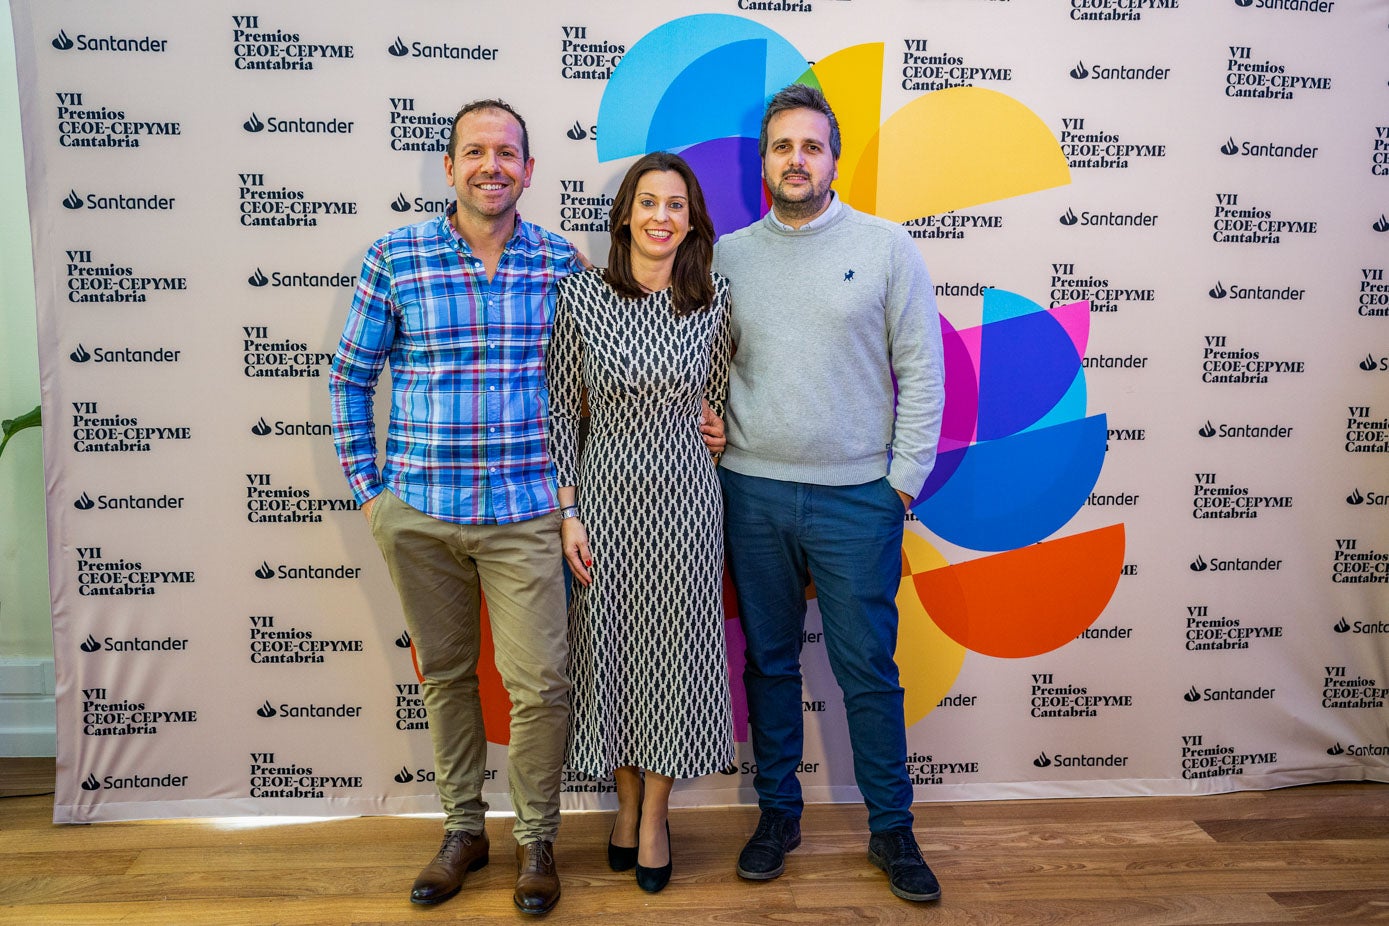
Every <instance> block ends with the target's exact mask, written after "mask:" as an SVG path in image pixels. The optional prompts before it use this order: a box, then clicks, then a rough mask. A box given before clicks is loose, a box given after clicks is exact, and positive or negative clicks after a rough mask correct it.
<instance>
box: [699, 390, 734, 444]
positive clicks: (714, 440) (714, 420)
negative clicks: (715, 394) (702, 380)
mask: <svg viewBox="0 0 1389 926" xmlns="http://www.w3.org/2000/svg"><path fill="white" fill-rule="evenodd" d="M699 436H700V437H702V438H703V439H704V446H706V447H708V448H709V452H710V453H713V454H719V453H723V451H724V448H725V447H727V446H728V441H727V439H726V438H725V437H724V433H723V419H722V418H720V417H719V416H718V415H716V414H714V410H713V409H712V408H710V407H709V403H708V401H707V400H706V401H703V402H702V403H701V405H700V408H699Z"/></svg>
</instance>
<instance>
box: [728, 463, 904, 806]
mask: <svg viewBox="0 0 1389 926" xmlns="http://www.w3.org/2000/svg"><path fill="white" fill-rule="evenodd" d="M719 478H720V480H721V481H722V483H723V491H724V507H725V518H726V522H725V527H726V537H727V544H728V568H729V571H730V573H731V574H732V577H733V585H734V588H735V589H736V591H737V594H738V611H739V614H740V616H741V619H742V624H743V633H744V635H745V637H746V638H747V666H746V668H745V669H744V671H743V683H744V685H745V686H746V688H747V695H748V713H749V718H748V719H749V722H750V726H751V730H752V747H753V755H754V758H755V759H756V760H757V774H756V775H755V776H754V778H753V784H754V786H755V787H756V788H757V796H758V805H759V806H760V807H761V808H762V810H763V811H772V812H777V813H783V814H787V815H789V816H792V817H796V818H799V817H800V815H801V809H802V806H803V801H802V798H801V785H800V781H799V780H798V779H797V777H796V766H797V765H799V764H800V762H801V758H802V750H803V746H804V728H803V726H802V718H801V691H802V684H801V643H802V639H803V633H804V627H805V609H806V603H805V588H806V584H807V582H808V581H809V579H810V578H811V577H813V578H814V581H815V589H816V593H817V595H818V597H819V601H820V613H821V615H822V617H823V619H824V631H825V646H826V649H827V651H828V654H829V661H830V667H831V668H832V669H833V670H834V677H835V680H836V681H837V682H838V683H839V687H840V690H841V691H843V693H844V709H845V713H846V715H847V717H848V721H849V740H850V743H851V744H852V747H853V753H854V776H855V778H856V780H857V782H858V787H859V790H860V791H861V792H862V793H863V800H864V803H865V804H867V805H868V826H869V829H870V830H871V831H872V832H874V833H880V832H883V831H885V830H891V829H898V828H902V827H910V826H911V825H912V812H911V803H912V786H911V779H910V778H909V777H908V775H907V765H906V763H907V731H906V721H905V719H904V716H903V711H902V686H901V684H900V682H899V681H898V674H897V663H896V662H895V661H893V652H894V650H895V649H896V648H897V602H896V598H897V589H898V586H899V584H900V583H901V578H902V515H903V507H902V500H901V498H900V497H899V496H898V495H897V492H896V491H895V490H894V489H893V488H892V486H890V485H889V484H888V482H887V479H885V478H884V479H878V480H875V481H873V482H868V483H864V484H863V485H855V486H824V485H813V484H809V483H800V482H783V481H781V480H777V479H763V478H759V477H756V476H744V475H741V474H739V473H735V472H731V471H730V470H727V469H724V468H723V467H720V468H719Z"/></svg>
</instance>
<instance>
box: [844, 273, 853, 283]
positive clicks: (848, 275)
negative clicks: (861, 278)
mask: <svg viewBox="0 0 1389 926" xmlns="http://www.w3.org/2000/svg"><path fill="white" fill-rule="evenodd" d="M853 278H854V271H852V270H850V271H848V272H847V273H845V274H844V282H845V283H847V282H849V281H850V280H852V279H853Z"/></svg>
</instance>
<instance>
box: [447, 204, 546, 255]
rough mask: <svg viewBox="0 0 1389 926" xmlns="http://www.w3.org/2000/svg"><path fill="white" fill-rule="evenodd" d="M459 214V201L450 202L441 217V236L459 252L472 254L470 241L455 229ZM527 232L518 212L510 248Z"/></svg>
mask: <svg viewBox="0 0 1389 926" xmlns="http://www.w3.org/2000/svg"><path fill="white" fill-rule="evenodd" d="M457 212H458V201H457V200H454V201H452V202H450V203H449V204H448V206H447V207H445V209H444V214H443V215H441V216H439V234H440V235H442V236H443V238H444V240H446V241H451V242H453V246H454V247H455V248H457V249H458V250H460V251H463V252H464V253H467V254H471V253H472V252H473V249H472V248H471V247H470V246H469V245H468V240H467V239H466V238H464V237H463V236H462V235H460V234H459V233H458V229H456V228H454V227H453V217H454V214H455V213H457ZM525 230H526V223H525V222H523V221H521V213H520V212H517V213H516V225H515V226H514V227H513V229H512V232H511V239H510V240H509V241H508V242H507V244H508V246H510V242H511V241H514V240H515V239H516V238H517V237H518V236H519V235H523V234H525Z"/></svg>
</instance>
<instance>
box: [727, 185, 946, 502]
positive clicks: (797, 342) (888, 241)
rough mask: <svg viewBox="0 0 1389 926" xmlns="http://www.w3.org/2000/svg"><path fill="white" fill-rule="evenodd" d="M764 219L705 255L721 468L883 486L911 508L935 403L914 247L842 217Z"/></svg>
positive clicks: (854, 217) (863, 220)
mask: <svg viewBox="0 0 1389 926" xmlns="http://www.w3.org/2000/svg"><path fill="white" fill-rule="evenodd" d="M769 218H770V216H768V217H764V218H763V219H762V220H761V221H758V222H754V223H753V224H752V225H749V226H748V227H747V228H743V229H740V230H739V231H736V232H733V233H731V234H728V235H725V236H724V237H723V238H721V239H720V240H719V242H718V244H717V246H716V247H715V249H714V269H715V270H717V271H718V272H719V273H722V274H723V275H725V276H726V277H728V279H729V281H730V283H731V285H732V296H733V342H734V345H735V351H736V352H735V353H734V355H733V363H732V367H731V369H730V371H729V383H728V414H727V420H726V429H727V435H728V449H727V451H726V452H725V453H724V456H723V465H724V466H727V467H728V468H729V469H731V470H733V471H734V472H738V473H743V474H744V475H749V476H762V477H765V478H769V479H782V480H786V481H791V482H808V483H815V484H819V485H856V484H859V483H864V482H870V481H872V480H874V479H880V478H882V477H883V476H884V475H887V477H888V481H889V482H890V483H891V484H892V486H893V488H895V489H898V490H899V491H902V492H906V493H907V494H908V495H911V496H912V497H915V496H916V495H917V493H919V492H920V491H921V487H922V485H923V484H924V483H925V481H926V477H927V476H928V475H930V472H931V467H932V466H934V465H935V457H936V441H937V439H938V438H939V435H940V424H941V411H942V408H943V406H944V402H945V390H944V363H943V359H942V355H941V331H940V319H939V316H938V315H937V313H936V297H935V290H934V287H933V286H932V285H931V278H930V275H929V274H928V273H927V271H926V264H925V262H924V261H923V260H922V259H921V254H920V252H919V251H918V250H917V248H916V243H915V242H914V241H913V240H912V239H911V237H910V236H909V235H908V234H907V232H906V230H905V229H903V228H902V227H901V226H900V225H896V224H894V223H892V222H888V221H886V220H884V219H880V218H877V217H876V216H871V215H866V214H864V213H861V212H857V211H855V210H853V209H852V208H850V207H848V206H843V205H841V206H840V208H838V209H837V210H836V211H835V212H833V213H830V214H827V215H826V216H825V217H824V219H822V220H819V221H817V222H815V223H812V227H811V228H809V229H798V230H796V231H786V230H785V229H783V228H781V227H779V226H778V225H776V224H773V223H772V222H770V221H769ZM821 221H823V224H820V223H821ZM894 376H895V377H896V380H897V388H898V391H899V398H898V399H897V400H896V401H895V402H894V397H893V377H894Z"/></svg>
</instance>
